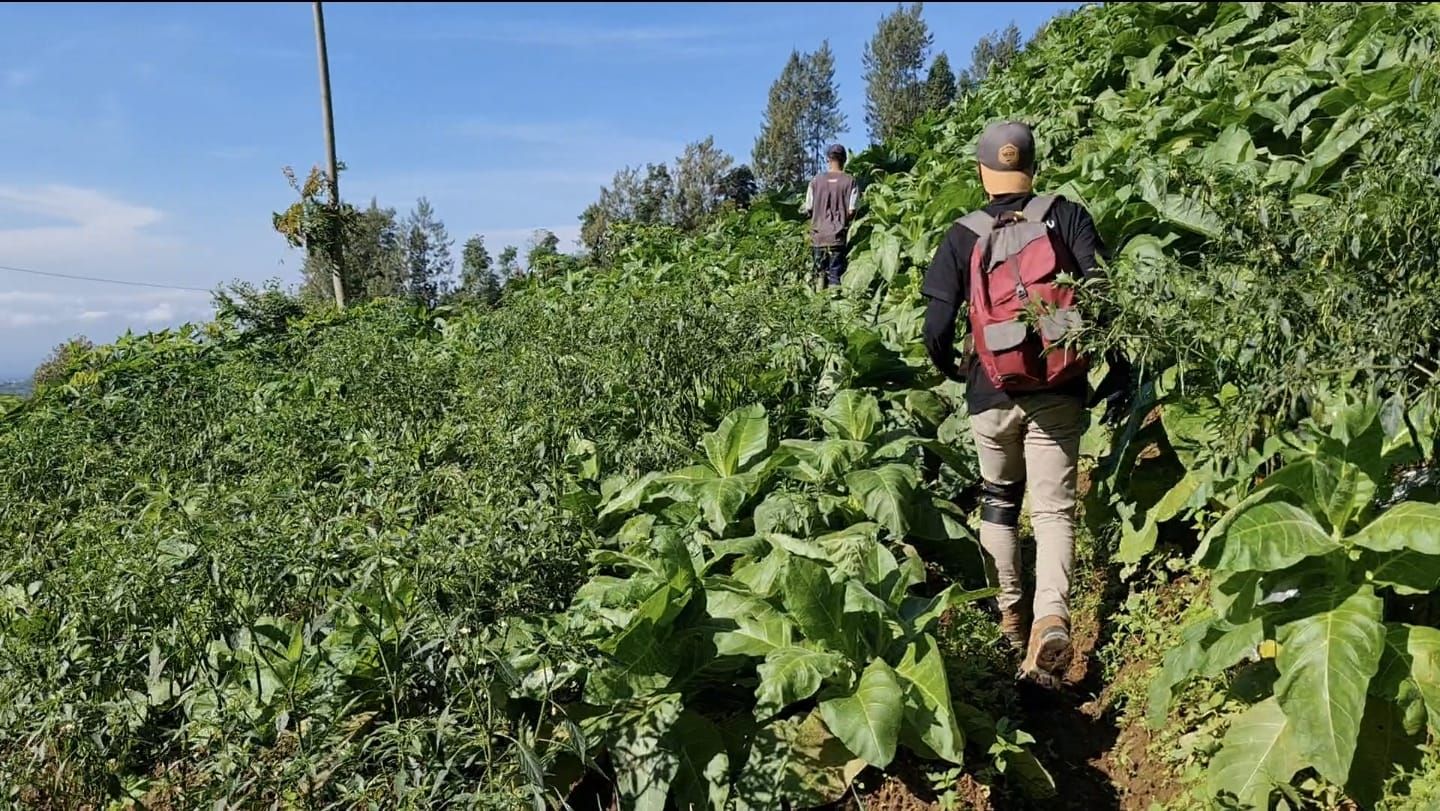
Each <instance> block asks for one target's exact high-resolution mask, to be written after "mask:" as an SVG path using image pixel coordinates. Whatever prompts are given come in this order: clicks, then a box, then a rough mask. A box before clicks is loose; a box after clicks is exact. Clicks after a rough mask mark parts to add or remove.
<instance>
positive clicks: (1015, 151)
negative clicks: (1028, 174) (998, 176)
mask: <svg viewBox="0 0 1440 811" xmlns="http://www.w3.org/2000/svg"><path fill="white" fill-rule="evenodd" d="M996 157H998V158H999V159H1000V165H1001V166H1004V167H1006V168H1008V169H1013V168H1015V167H1016V166H1019V165H1020V147H1018V146H1015V145H1014V144H1006V145H1004V146H1002V147H1000V152H999V154H998V155H997V156H996Z"/></svg>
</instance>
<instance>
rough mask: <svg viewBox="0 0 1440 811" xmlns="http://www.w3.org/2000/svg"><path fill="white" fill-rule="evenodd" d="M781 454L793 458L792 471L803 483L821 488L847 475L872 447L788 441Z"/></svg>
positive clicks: (843, 442)
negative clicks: (822, 485) (818, 485)
mask: <svg viewBox="0 0 1440 811" xmlns="http://www.w3.org/2000/svg"><path fill="white" fill-rule="evenodd" d="M780 447H781V449H782V450H784V451H785V452H787V453H789V454H790V457H791V460H792V461H791V462H790V463H789V471H790V473H791V475H792V476H794V477H795V478H798V479H800V480H801V481H805V482H810V483H812V484H819V483H822V482H828V481H830V480H832V479H835V478H837V477H839V476H840V475H841V474H843V473H845V472H846V471H848V470H849V469H850V468H851V466H852V465H854V464H855V463H857V462H859V461H860V460H862V459H864V458H865V456H866V454H868V453H869V452H870V446H868V445H866V444H865V443H864V442H857V441H854V440H850V439H833V438H832V439H823V440H818V441H817V440H810V439H786V440H783V441H781V443H780Z"/></svg>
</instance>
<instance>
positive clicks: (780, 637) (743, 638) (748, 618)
mask: <svg viewBox="0 0 1440 811" xmlns="http://www.w3.org/2000/svg"><path fill="white" fill-rule="evenodd" d="M705 609H706V611H707V612H708V613H709V614H710V616H711V617H713V618H715V619H718V620H730V621H731V622H733V623H734V624H735V629H734V630H731V631H721V632H720V633H717V634H715V649H716V652H717V653H719V654H720V655H721V656H769V655H770V653H771V652H773V651H775V650H778V649H781V648H785V647H788V646H789V645H790V642H791V640H792V639H793V638H794V634H795V626H794V624H793V623H792V622H791V621H790V620H789V619H788V618H787V617H786V616H785V615H784V614H781V613H780V612H779V611H776V610H775V608H774V607H772V606H771V605H770V604H769V603H767V602H765V601H764V600H761V599H758V598H756V597H752V596H750V595H746V594H739V593H737V592H734V591H728V590H724V589H713V590H707V591H706V592H705Z"/></svg>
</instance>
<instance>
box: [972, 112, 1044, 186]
mask: <svg viewBox="0 0 1440 811" xmlns="http://www.w3.org/2000/svg"><path fill="white" fill-rule="evenodd" d="M975 157H976V158H977V159H978V160H979V161H980V165H981V166H984V167H985V168H987V169H993V170H995V171H997V172H1026V173H1028V172H1031V171H1033V170H1034V169H1035V133H1034V132H1032V131H1031V130H1030V125H1028V124H1022V123H1021V122H1019V121H1001V122H999V123H997V124H991V125H990V126H989V127H986V128H985V132H983V133H981V135H980V143H979V144H977V145H976V147H975Z"/></svg>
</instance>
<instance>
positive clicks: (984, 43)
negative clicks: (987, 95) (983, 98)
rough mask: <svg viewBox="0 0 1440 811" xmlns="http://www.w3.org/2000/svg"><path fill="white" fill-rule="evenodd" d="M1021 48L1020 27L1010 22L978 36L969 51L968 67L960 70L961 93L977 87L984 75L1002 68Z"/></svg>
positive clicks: (983, 79)
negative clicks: (1000, 29) (1000, 28)
mask: <svg viewBox="0 0 1440 811" xmlns="http://www.w3.org/2000/svg"><path fill="white" fill-rule="evenodd" d="M1021 48H1022V44H1021V41H1020V29H1019V27H1017V26H1016V25H1015V23H1013V22H1012V23H1010V24H1009V25H1007V26H1006V27H1005V29H1004V30H1003V31H993V32H991V33H989V34H986V35H985V36H983V37H981V38H980V41H979V42H977V43H975V47H974V49H972V50H971V51H970V67H968V68H966V69H965V70H963V71H961V72H960V79H959V81H958V83H957V84H958V85H959V88H960V91H961V92H962V93H963V92H965V91H968V90H973V89H974V88H976V87H978V86H979V85H980V83H981V82H983V81H985V77H987V76H989V75H990V74H991V73H993V72H995V71H997V70H1004V69H1005V68H1006V67H1007V66H1008V65H1009V64H1010V63H1011V62H1013V61H1015V57H1016V56H1017V55H1019V53H1020V51H1021Z"/></svg>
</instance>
